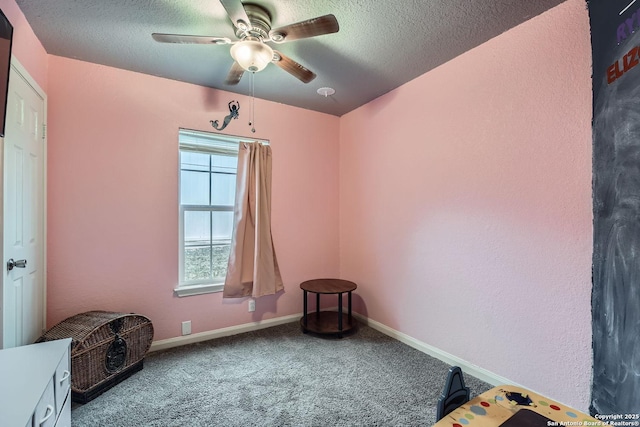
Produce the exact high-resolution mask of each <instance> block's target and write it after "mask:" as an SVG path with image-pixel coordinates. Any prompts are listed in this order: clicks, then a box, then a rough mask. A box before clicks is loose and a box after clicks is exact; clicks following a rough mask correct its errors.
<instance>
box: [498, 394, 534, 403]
mask: <svg viewBox="0 0 640 427" xmlns="http://www.w3.org/2000/svg"><path fill="white" fill-rule="evenodd" d="M504 397H506V398H507V400H508V401H509V402H516V405H522V406H530V405H531V404H532V403H533V402H532V401H531V398H530V397H529V395H524V394H522V393H517V392H507V393H505V395H504Z"/></svg>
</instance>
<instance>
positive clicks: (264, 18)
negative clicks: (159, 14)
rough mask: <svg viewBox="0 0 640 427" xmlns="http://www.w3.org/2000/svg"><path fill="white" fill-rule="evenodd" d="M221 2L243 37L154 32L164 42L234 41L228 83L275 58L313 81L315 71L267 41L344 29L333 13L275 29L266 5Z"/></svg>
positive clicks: (233, 0) (304, 79)
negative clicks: (272, 46)
mask: <svg viewBox="0 0 640 427" xmlns="http://www.w3.org/2000/svg"><path fill="white" fill-rule="evenodd" d="M220 3H222V6H223V7H224V9H225V10H226V11H227V14H228V15H229V18H231V21H232V22H233V25H234V26H235V28H236V37H238V38H239V40H236V41H232V40H231V39H229V38H227V37H215V36H188V35H180V34H162V33H153V34H152V35H151V36H152V37H153V39H154V40H156V41H158V42H161V43H196V44H216V45H223V44H230V45H232V46H231V50H230V53H231V57H232V58H233V60H234V62H233V65H232V66H231V69H230V70H229V74H228V75H227V78H226V80H225V83H226V84H228V85H236V84H238V83H239V82H240V79H241V78H242V75H243V74H244V72H245V71H250V72H253V73H256V72H259V71H262V70H263V69H264V68H265V67H266V66H267V65H268V64H269V62H273V63H274V64H276V65H277V66H278V67H280V68H282V69H283V70H284V71H286V72H288V73H289V74H291V75H293V76H294V77H296V78H298V79H299V80H300V81H302V82H303V83H309V82H310V81H312V80H313V79H315V78H316V74H315V73H314V72H313V71H311V70H309V69H308V68H306V67H304V66H303V65H301V64H299V63H298V62H296V61H294V60H293V59H291V58H289V57H287V56H285V55H284V54H282V53H281V52H278V51H277V50H273V49H272V48H271V46H269V45H268V44H267V42H274V43H284V42H288V41H293V40H299V39H305V38H309V37H315V36H320V35H323V34H331V33H337V32H338V30H339V29H340V27H339V26H338V20H337V19H336V17H335V16H333V15H331V14H329V15H323V16H319V17H317V18H312V19H308V20H305V21H301V22H297V23H295V24H290V25H285V26H283V27H278V28H273V29H272V28H271V15H270V14H269V12H268V11H267V10H266V9H265V8H264V7H262V6H260V5H257V4H254V3H246V4H243V3H242V2H241V1H240V0H220Z"/></svg>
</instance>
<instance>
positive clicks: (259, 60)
mask: <svg viewBox="0 0 640 427" xmlns="http://www.w3.org/2000/svg"><path fill="white" fill-rule="evenodd" d="M231 56H232V57H233V59H234V60H235V61H236V62H237V63H238V64H239V65H240V66H241V67H242V68H243V69H244V70H246V71H251V72H252V73H257V72H258V71H262V70H264V68H265V67H266V66H267V65H268V64H269V62H271V61H272V60H273V49H271V47H269V46H268V45H266V44H264V43H262V42H259V41H254V40H243V41H241V42H238V43H236V44H234V45H233V46H231Z"/></svg>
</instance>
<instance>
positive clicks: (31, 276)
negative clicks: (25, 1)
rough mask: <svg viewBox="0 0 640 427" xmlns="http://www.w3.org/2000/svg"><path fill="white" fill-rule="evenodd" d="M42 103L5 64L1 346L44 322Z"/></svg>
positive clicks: (29, 338)
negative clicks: (5, 117)
mask: <svg viewBox="0 0 640 427" xmlns="http://www.w3.org/2000/svg"><path fill="white" fill-rule="evenodd" d="M44 105H45V101H44V98H43V96H41V95H40V94H39V90H36V89H34V87H33V86H32V85H31V84H29V82H28V80H27V79H26V78H25V77H24V76H23V75H22V74H21V73H19V72H18V71H16V69H14V66H12V67H11V74H10V78H9V94H8V101H7V120H6V127H5V137H4V162H3V163H4V176H3V179H4V185H3V192H4V194H3V204H4V206H3V215H4V221H3V222H4V224H3V234H4V246H3V253H4V263H3V264H4V277H3V278H4V280H3V292H2V296H3V298H2V300H3V301H2V348H9V347H16V346H20V345H25V344H31V343H33V342H34V341H35V340H36V339H37V338H38V337H39V336H40V335H42V332H43V329H44V327H45V319H44V313H45V284H44V283H45V279H44V268H43V267H44V212H45V210H44V201H45V199H44V160H45V150H44V127H43V122H44Z"/></svg>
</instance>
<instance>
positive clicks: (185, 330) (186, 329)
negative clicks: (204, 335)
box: [182, 320, 191, 335]
mask: <svg viewBox="0 0 640 427" xmlns="http://www.w3.org/2000/svg"><path fill="white" fill-rule="evenodd" d="M190 334H191V320H187V321H186V322H182V335H190Z"/></svg>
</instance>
